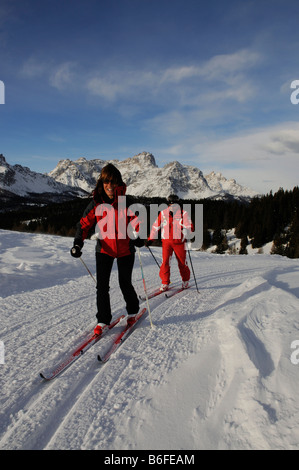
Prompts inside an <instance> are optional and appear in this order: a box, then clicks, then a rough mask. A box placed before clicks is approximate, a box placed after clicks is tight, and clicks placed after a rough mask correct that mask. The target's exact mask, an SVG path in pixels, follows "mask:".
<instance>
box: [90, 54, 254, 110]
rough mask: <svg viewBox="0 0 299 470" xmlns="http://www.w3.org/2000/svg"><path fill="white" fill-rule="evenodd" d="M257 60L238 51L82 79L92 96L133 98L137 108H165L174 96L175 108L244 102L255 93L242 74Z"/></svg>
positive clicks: (95, 74)
mask: <svg viewBox="0 0 299 470" xmlns="http://www.w3.org/2000/svg"><path fill="white" fill-rule="evenodd" d="M259 61H260V56H259V54H257V53H255V52H251V51H249V50H241V51H238V52H236V53H234V54H223V55H217V56H214V57H212V58H211V59H209V60H207V61H206V62H203V63H199V64H192V65H182V66H173V67H168V68H160V69H153V70H139V69H135V70H117V69H116V70H114V71H111V70H110V71H108V72H105V71H100V72H98V73H97V72H93V73H91V75H92V76H91V77H90V78H88V79H87V80H86V88H87V90H88V91H89V93H91V94H92V95H95V96H98V97H100V98H102V99H105V100H107V101H110V102H115V101H116V100H118V99H122V100H126V99H129V100H132V99H133V100H134V101H135V102H136V101H139V103H140V104H141V105H142V104H144V102H146V101H154V102H155V101H156V102H159V103H160V104H163V103H164V102H167V104H168V105H169V97H174V96H175V97H176V100H174V105H176V106H178V105H180V106H186V105H196V104H199V103H200V102H204V101H219V100H222V101H223V100H226V99H230V100H236V101H238V102H244V101H246V100H247V99H250V98H251V97H252V96H253V95H254V93H255V89H254V86H253V85H252V84H251V83H250V80H249V79H248V77H247V75H246V74H247V72H248V70H249V69H250V68H252V67H255V66H256V65H257V64H258V63H259ZM172 99H173V98H172Z"/></svg>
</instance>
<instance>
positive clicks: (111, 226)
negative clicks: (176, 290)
mask: <svg viewBox="0 0 299 470" xmlns="http://www.w3.org/2000/svg"><path fill="white" fill-rule="evenodd" d="M125 193H126V185H125V183H124V182H123V180H122V177H121V174H120V172H119V170H118V169H117V168H116V167H115V166H114V165H112V164H110V163H109V164H108V165H106V166H105V167H104V168H103V169H102V171H101V174H100V177H99V179H98V182H97V185H96V188H95V189H94V191H93V201H92V202H90V204H89V205H88V206H87V208H86V209H85V211H84V214H83V217H82V218H81V220H80V222H79V223H78V224H77V231H76V235H75V240H74V246H73V248H72V250H71V254H72V256H74V257H80V256H81V254H82V251H81V249H82V248H83V245H84V240H85V239H86V238H87V236H88V234H89V232H90V231H91V229H93V228H95V232H96V235H97V245H96V272H97V309H98V311H97V314H96V317H97V321H98V324H97V326H96V327H95V333H97V334H100V333H101V331H102V328H103V327H104V325H109V324H110V322H111V319H112V314H111V305H110V295H109V281H110V275H111V270H112V266H113V262H114V259H117V266H118V279H119V286H120V289H121V291H122V294H123V297H124V300H125V302H126V309H127V313H128V315H133V314H136V313H137V312H138V311H139V300H138V296H137V294H136V292H135V289H134V287H133V285H132V271H133V266H134V261H135V245H137V246H142V245H143V241H142V240H140V239H136V240H132V239H131V238H130V237H129V236H128V233H127V227H128V224H129V223H132V222H133V220H134V219H136V215H135V214H134V213H133V212H131V211H130V209H129V205H130V201H128V197H127V196H125ZM131 202H132V201H131Z"/></svg>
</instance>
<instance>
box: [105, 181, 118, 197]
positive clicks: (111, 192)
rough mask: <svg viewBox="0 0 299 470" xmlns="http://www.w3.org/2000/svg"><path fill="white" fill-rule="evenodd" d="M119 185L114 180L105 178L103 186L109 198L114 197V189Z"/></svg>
mask: <svg viewBox="0 0 299 470" xmlns="http://www.w3.org/2000/svg"><path fill="white" fill-rule="evenodd" d="M116 187H117V184H116V183H113V182H112V181H108V180H104V181H103V188H104V191H105V193H106V194H107V196H108V197H109V199H113V198H114V191H115V188H116Z"/></svg>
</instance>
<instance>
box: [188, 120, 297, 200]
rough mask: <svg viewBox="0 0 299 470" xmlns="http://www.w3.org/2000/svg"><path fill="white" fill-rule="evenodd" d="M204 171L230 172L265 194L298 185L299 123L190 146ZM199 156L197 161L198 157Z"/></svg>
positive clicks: (243, 182) (256, 130) (290, 123)
mask: <svg viewBox="0 0 299 470" xmlns="http://www.w3.org/2000/svg"><path fill="white" fill-rule="evenodd" d="M189 148H190V150H191V154H192V155H194V158H195V159H196V160H197V161H198V163H199V166H200V165H201V169H202V170H203V171H205V172H206V171H211V170H218V171H221V169H225V168H227V172H228V173H230V174H231V177H233V178H235V179H237V181H238V182H240V183H241V184H246V185H247V186H250V187H252V188H253V189H255V190H257V191H260V192H262V193H265V192H268V191H270V190H271V189H273V190H274V191H276V190H278V189H279V188H280V187H283V188H285V189H292V188H293V187H294V186H296V185H298V183H299V182H298V174H299V123H297V122H286V123H283V124H279V125H275V126H269V127H265V128H262V129H252V130H251V131H248V132H247V133H244V134H242V135H238V136H235V137H230V138H227V139H220V140H218V141H217V142H213V141H210V142H203V143H202V144H194V145H193V146H192V142H189ZM196 155H197V158H196V157H195V156H196Z"/></svg>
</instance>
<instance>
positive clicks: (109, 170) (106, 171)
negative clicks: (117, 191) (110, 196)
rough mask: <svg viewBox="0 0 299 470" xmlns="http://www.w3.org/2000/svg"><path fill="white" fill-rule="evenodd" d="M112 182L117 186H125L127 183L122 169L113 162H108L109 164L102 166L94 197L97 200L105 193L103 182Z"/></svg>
mask: <svg viewBox="0 0 299 470" xmlns="http://www.w3.org/2000/svg"><path fill="white" fill-rule="evenodd" d="M110 182H111V183H113V184H116V185H117V186H123V185H124V184H125V183H124V182H123V179H122V176H121V173H120V171H119V170H118V169H117V168H116V167H115V166H114V165H113V164H112V163H108V165H106V166H104V167H103V168H102V171H101V173H100V176H99V179H98V181H97V184H96V187H95V189H94V191H93V198H94V200H95V201H99V200H100V199H101V198H102V196H103V194H104V187H103V183H110Z"/></svg>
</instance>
